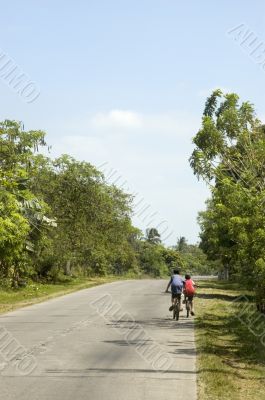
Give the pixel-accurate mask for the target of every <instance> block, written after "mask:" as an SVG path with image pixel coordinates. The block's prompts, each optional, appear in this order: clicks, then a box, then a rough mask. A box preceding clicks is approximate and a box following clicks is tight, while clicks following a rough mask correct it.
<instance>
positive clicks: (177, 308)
mask: <svg viewBox="0 0 265 400" xmlns="http://www.w3.org/2000/svg"><path fill="white" fill-rule="evenodd" d="M179 306H180V305H179V303H177V304H176V305H175V318H176V321H178V320H179Z"/></svg>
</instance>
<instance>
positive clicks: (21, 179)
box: [0, 120, 185, 303]
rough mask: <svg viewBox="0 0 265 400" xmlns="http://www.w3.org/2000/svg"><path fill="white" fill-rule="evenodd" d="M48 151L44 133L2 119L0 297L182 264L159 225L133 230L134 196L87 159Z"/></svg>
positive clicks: (159, 272) (156, 272)
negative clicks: (163, 238) (53, 155)
mask: <svg viewBox="0 0 265 400" xmlns="http://www.w3.org/2000/svg"><path fill="white" fill-rule="evenodd" d="M47 147H48V146H47V144H46V142H45V133H44V132H43V131H25V130H24V127H23V125H22V123H19V122H16V121H10V120H5V121H3V122H0V291H1V292H0V293H2V292H3V291H4V290H9V289H11V288H12V289H13V290H14V291H16V290H17V291H18V292H17V293H16V295H15V296H14V297H12V296H9V299H10V301H11V299H13V298H14V299H15V298H20V296H22V298H23V296H26V297H27V296H28V295H32V296H33V295H35V294H36V293H37V290H38V293H42V291H44V293H46V292H47V290H48V292H49V293H50V292H51V293H53V292H54V291H56V290H57V289H56V287H57V286H53V287H50V288H49V289H47V284H53V285H55V284H56V285H58V284H59V285H65V286H66V288H68V287H69V285H71V284H70V281H71V280H72V281H73V282H72V285H73V286H75V282H78V279H87V278H93V277H108V276H115V277H122V276H131V277H141V276H145V275H148V276H152V277H161V276H167V275H168V274H169V272H170V271H171V270H172V268H173V267H174V266H175V265H176V264H178V265H180V266H181V265H185V260H184V259H183V257H182V256H181V251H179V250H177V248H176V247H173V248H167V247H166V246H164V245H163V243H162V242H161V238H160V234H159V232H158V231H157V229H156V228H148V229H147V230H146V232H145V233H144V234H143V233H142V232H141V231H140V230H139V229H137V228H136V227H134V226H133V224H132V220H131V217H132V213H133V196H132V195H130V194H129V193H125V192H124V191H122V190H121V189H119V188H118V187H116V186H115V185H111V184H108V183H107V182H106V180H105V178H104V175H103V174H102V173H101V172H100V171H98V170H97V169H96V168H95V167H94V166H93V165H91V164H89V163H88V162H83V161H77V160H75V159H74V158H72V157H70V156H69V155H62V156H61V157H59V158H57V159H51V158H49V157H46V156H44V155H43V154H41V153H40V152H39V151H40V150H41V149H45V148H46V149H47ZM66 278H67V279H66ZM63 282H64V283H63ZM41 285H43V286H41ZM75 287H77V286H75ZM36 288H37V289H36ZM35 289H36V290H35ZM1 303H3V301H1Z"/></svg>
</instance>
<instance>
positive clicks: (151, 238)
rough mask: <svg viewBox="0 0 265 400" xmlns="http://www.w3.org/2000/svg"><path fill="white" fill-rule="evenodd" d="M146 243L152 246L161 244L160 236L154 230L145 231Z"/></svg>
mask: <svg viewBox="0 0 265 400" xmlns="http://www.w3.org/2000/svg"><path fill="white" fill-rule="evenodd" d="M145 234H146V238H145V239H146V241H147V242H149V243H152V244H159V243H161V239H160V234H159V233H158V230H157V229H156V228H148V229H146V233H145Z"/></svg>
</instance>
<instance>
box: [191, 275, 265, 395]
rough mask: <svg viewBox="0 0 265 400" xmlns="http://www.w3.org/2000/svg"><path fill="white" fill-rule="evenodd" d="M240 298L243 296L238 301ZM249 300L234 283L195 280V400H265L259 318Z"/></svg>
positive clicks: (263, 325)
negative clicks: (197, 288) (196, 392)
mask: <svg viewBox="0 0 265 400" xmlns="http://www.w3.org/2000/svg"><path fill="white" fill-rule="evenodd" d="M242 295H244V296H247V297H244V298H241V299H238V297H239V296H242ZM252 302H253V296H252V293H250V292H248V293H246V291H242V290H240V287H239V286H238V285H236V284H231V283H224V282H218V281H207V282H200V289H199V290H198V294H197V296H196V316H197V318H196V325H195V327H196V330H195V334H196V345H197V371H198V400H219V399H222V400H231V399H233V400H241V399H244V400H248V399H251V400H256V399H259V400H261V399H263V400H264V399H265V391H264V384H265V339H264V338H265V336H264V338H263V343H262V340H261V338H262V336H263V335H265V317H264V316H262V315H261V314H258V313H257V312H256V311H255V306H254V304H253V305H252ZM256 318H258V319H257V320H256ZM253 328H254V329H253ZM251 329H252V331H251Z"/></svg>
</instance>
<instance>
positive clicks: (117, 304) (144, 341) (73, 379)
mask: <svg viewBox="0 0 265 400" xmlns="http://www.w3.org/2000/svg"><path fill="white" fill-rule="evenodd" d="M165 286H166V282H165V281H163V280H141V281H124V282H114V283H111V284H106V285H102V286H98V287H95V288H91V289H85V290H82V291H79V292H76V293H72V294H70V295H66V296H63V297H59V298H56V299H53V300H49V301H47V302H44V303H40V304H36V305H33V306H30V307H26V308H23V309H20V310H17V311H14V312H12V313H8V314H5V315H2V316H0V369H1V368H2V371H1V375H0V399H5V400H11V399H12V400H14V399H19V400H53V399H56V400H70V399H71V400H73V399H74V400H83V399H91V400H92V399H93V400H99V399H100V400H102V399H106V400H136V399H137V400H158V399H159V400H161V399H163V400H164V399H167V400H171V399H172V400H173V399H174V400H176V399H181V400H186V399H188V400H194V399H196V373H195V357H196V354H195V346H194V332H193V321H192V320H191V319H190V320H187V319H186V318H185V317H184V315H183V316H181V319H180V321H179V322H176V321H173V320H172V319H171V313H170V312H169V311H168V306H169V301H170V296H169V295H167V294H165V293H163V291H164V289H165ZM8 338H9V341H11V342H10V344H9V345H8V340H7V339H8ZM18 344H20V345H21V346H23V347H20V348H18V349H17V350H16V347H17V345H18ZM8 350H10V353H9V355H8ZM11 351H13V354H12V355H11ZM8 360H9V361H8Z"/></svg>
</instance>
